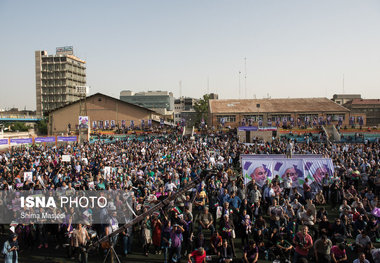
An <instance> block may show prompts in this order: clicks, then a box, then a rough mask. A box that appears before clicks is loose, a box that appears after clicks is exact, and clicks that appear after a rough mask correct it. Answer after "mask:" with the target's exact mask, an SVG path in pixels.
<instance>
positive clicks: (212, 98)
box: [209, 93, 219, 100]
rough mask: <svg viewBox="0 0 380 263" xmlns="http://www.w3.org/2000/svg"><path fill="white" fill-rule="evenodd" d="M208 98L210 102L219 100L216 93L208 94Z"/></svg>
mask: <svg viewBox="0 0 380 263" xmlns="http://www.w3.org/2000/svg"><path fill="white" fill-rule="evenodd" d="M209 96H210V100H217V99H219V96H218V94H216V93H210V94H209Z"/></svg>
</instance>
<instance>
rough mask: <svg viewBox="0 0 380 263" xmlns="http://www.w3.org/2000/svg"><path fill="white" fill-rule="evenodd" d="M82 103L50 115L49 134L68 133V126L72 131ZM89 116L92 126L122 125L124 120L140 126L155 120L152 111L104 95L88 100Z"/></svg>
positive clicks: (76, 122) (76, 123)
mask: <svg viewBox="0 0 380 263" xmlns="http://www.w3.org/2000/svg"><path fill="white" fill-rule="evenodd" d="M79 106H80V103H79V102H77V103H74V104H71V105H68V106H66V107H64V108H61V109H58V110H56V111H54V112H53V113H51V114H50V117H49V125H48V127H49V134H61V133H67V127H68V124H69V123H70V124H71V129H72V130H73V129H75V127H76V125H78V118H79ZM87 115H88V116H89V119H90V120H89V121H90V125H91V124H92V122H93V121H99V120H103V121H104V120H109V121H111V120H115V122H116V124H119V125H121V121H122V120H126V121H127V125H129V121H130V120H134V121H135V125H136V126H139V125H140V121H141V120H142V119H143V120H145V122H146V123H147V120H148V119H152V118H154V116H153V114H152V112H151V111H149V110H147V109H143V108H140V107H135V106H133V105H128V104H126V103H123V102H121V101H119V100H115V99H112V98H110V97H107V96H103V95H100V94H99V95H94V96H91V97H89V98H88V99H87Z"/></svg>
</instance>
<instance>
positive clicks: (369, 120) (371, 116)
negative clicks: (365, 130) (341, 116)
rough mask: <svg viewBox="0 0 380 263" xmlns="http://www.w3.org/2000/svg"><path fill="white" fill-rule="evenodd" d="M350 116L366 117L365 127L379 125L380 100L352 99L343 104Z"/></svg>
mask: <svg viewBox="0 0 380 263" xmlns="http://www.w3.org/2000/svg"><path fill="white" fill-rule="evenodd" d="M344 107H346V108H347V109H350V110H351V114H352V115H366V125H367V126H378V125H380V99H353V100H352V101H350V102H347V103H346V104H344Z"/></svg>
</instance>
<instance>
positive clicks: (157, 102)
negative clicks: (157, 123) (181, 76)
mask: <svg viewBox="0 0 380 263" xmlns="http://www.w3.org/2000/svg"><path fill="white" fill-rule="evenodd" d="M120 100H122V101H125V102H129V103H132V104H135V105H138V106H141V107H144V108H148V109H151V110H154V111H156V112H158V113H160V114H162V115H164V116H166V117H168V118H169V116H171V118H172V114H173V110H174V97H173V93H171V92H169V91H147V92H137V93H134V92H133V91H130V90H123V91H121V92H120Z"/></svg>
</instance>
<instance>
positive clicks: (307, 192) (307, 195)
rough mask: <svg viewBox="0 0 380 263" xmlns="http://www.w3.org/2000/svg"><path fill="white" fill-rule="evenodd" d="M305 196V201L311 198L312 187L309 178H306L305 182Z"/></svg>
mask: <svg viewBox="0 0 380 263" xmlns="http://www.w3.org/2000/svg"><path fill="white" fill-rule="evenodd" d="M303 198H304V199H305V201H306V200H308V199H311V187H310V185H309V179H308V178H305V182H304V183H303Z"/></svg>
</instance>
